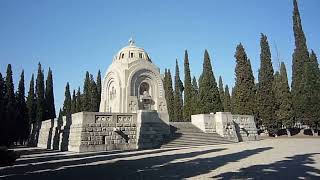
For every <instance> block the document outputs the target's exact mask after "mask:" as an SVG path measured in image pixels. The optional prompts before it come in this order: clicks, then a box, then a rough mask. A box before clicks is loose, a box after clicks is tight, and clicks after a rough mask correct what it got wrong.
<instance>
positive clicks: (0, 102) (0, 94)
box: [0, 73, 6, 146]
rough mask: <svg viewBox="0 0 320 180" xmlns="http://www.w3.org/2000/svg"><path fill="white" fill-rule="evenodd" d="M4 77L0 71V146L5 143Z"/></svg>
mask: <svg viewBox="0 0 320 180" xmlns="http://www.w3.org/2000/svg"><path fill="white" fill-rule="evenodd" d="M4 83H5V82H4V79H3V77H2V74H1V73H0V146H1V145H5V144H6V139H5V136H6V135H5V134H4V133H5V129H6V127H5V123H6V121H5V112H6V111H5V99H4V97H5V90H4V89H5V85H4Z"/></svg>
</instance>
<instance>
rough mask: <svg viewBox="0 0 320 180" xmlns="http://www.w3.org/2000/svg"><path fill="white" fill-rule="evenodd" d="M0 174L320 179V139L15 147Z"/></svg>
mask: <svg viewBox="0 0 320 180" xmlns="http://www.w3.org/2000/svg"><path fill="white" fill-rule="evenodd" d="M17 150H18V151H20V153H21V154H22V157H21V158H20V159H19V160H18V161H17V162H16V164H15V165H14V166H12V167H0V179H32V180H37V179H39V180H40V179H42V180H51V179H52V180H62V179H70V180H71V179H92V180H100V179H101V180H106V179H128V180H129V179H130V180H131V179H153V180H154V179H320V139H319V138H307V139H305V138H292V139H290V138H284V139H283V138H279V139H265V140H260V141H255V142H253V141H252V142H243V143H235V144H224V145H211V146H202V147H192V148H191V147H185V148H179V149H174V148H171V149H170V148H168V149H154V150H143V151H127V152H123V151H112V152H100V153H96V152H95V153H72V152H57V151H51V150H44V149H39V148H20V149H17Z"/></svg>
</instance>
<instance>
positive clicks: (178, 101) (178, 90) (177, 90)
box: [174, 60, 184, 121]
mask: <svg viewBox="0 0 320 180" xmlns="http://www.w3.org/2000/svg"><path fill="white" fill-rule="evenodd" d="M183 88H184V87H183V84H182V81H181V80H180V75H179V66H178V60H176V74H175V76H174V109H175V111H174V120H175V121H184V120H183V110H182V107H183V102H182V92H183Z"/></svg>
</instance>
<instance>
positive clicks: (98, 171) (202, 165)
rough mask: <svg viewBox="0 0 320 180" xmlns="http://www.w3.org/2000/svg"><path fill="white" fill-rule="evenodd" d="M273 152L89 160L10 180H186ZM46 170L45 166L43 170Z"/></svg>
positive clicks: (195, 153) (188, 154)
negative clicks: (232, 163) (103, 161)
mask: <svg viewBox="0 0 320 180" xmlns="http://www.w3.org/2000/svg"><path fill="white" fill-rule="evenodd" d="M270 149H272V148H271V147H265V148H257V149H253V150H245V151H242V152H237V153H233V154H226V155H221V156H215V157H209V158H196V159H192V160H188V158H194V157H196V156H198V155H205V154H208V153H213V152H218V151H222V150H225V149H222V148H221V149H210V150H203V151H196V152H190V153H178V154H171V155H158V156H153V157H145V158H139V159H130V160H118V161H115V162H113V163H104V164H98V165H90V166H85V163H84V162H83V161H86V160H82V161H79V162H77V163H72V164H74V165H77V164H82V166H77V167H65V168H62V169H58V170H52V171H47V172H36V173H33V174H26V175H17V176H11V177H10V178H8V179H32V180H36V179H46V180H50V179H54V180H56V179H94V180H105V179H128V180H129V179H130V180H132V179H183V178H189V177H194V176H197V175H201V174H206V173H209V172H210V171H212V170H215V169H216V168H218V167H221V166H223V165H226V164H228V163H231V162H236V161H240V160H241V159H244V158H247V157H249V156H252V155H255V154H258V153H261V152H264V151H267V150H270ZM152 153H156V152H152ZM152 153H149V154H152ZM138 155H139V154H134V155H131V156H133V158H134V156H138ZM155 155H156V154H155ZM112 158H119V157H117V155H115V156H110V157H103V158H102V159H92V160H90V161H91V162H94V161H99V160H101V161H102V160H106V159H112ZM66 165H70V164H69V163H68V164H60V165H59V166H66ZM44 168H45V166H44V167H43V168H41V169H44ZM46 168H52V167H46ZM36 169H37V168H36Z"/></svg>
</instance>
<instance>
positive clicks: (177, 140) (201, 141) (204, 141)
mask: <svg viewBox="0 0 320 180" xmlns="http://www.w3.org/2000/svg"><path fill="white" fill-rule="evenodd" d="M174 142H190V143H207V142H208V143H216V142H233V141H231V140H226V139H215V140H205V139H203V140H198V139H197V140H194V139H190V140H188V139H174V140H172V141H165V142H164V143H174Z"/></svg>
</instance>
